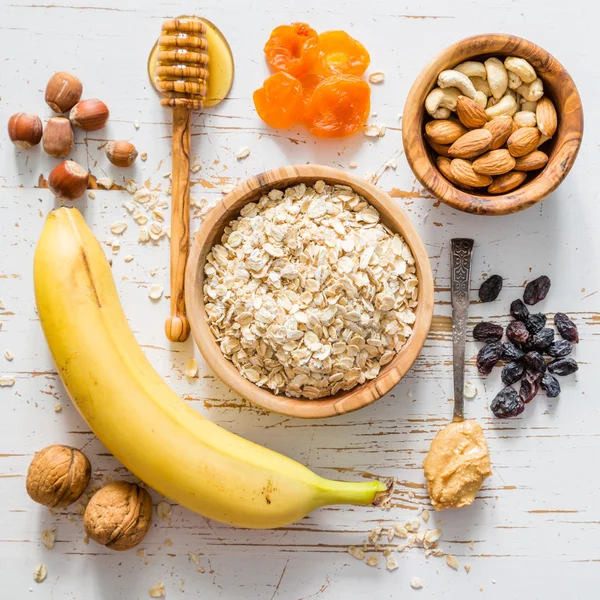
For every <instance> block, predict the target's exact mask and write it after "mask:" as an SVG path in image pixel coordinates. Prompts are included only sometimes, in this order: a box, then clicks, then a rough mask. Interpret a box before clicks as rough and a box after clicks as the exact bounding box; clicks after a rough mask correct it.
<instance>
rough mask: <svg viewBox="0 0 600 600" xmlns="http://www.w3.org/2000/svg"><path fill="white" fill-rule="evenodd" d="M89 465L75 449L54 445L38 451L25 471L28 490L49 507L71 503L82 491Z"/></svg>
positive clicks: (33, 498) (32, 496)
mask: <svg viewBox="0 0 600 600" xmlns="http://www.w3.org/2000/svg"><path fill="white" fill-rule="evenodd" d="M91 474H92V467H91V465H90V461H89V460H88V459H87V457H86V456H85V454H84V453H83V452H81V451H80V450H77V448H71V447H70V446H63V445H61V444H54V445H52V446H48V447H47V448H44V449H43V450H40V451H39V452H38V453H37V454H36V455H35V456H34V457H33V460H32V461H31V464H30V465H29V471H27V483H26V486H27V493H28V494H29V496H30V497H31V499H32V500H34V501H35V502H39V503H40V504H43V505H44V506H48V507H50V508H64V507H65V506H69V504H73V502H75V501H76V500H77V499H78V498H79V496H81V494H83V492H84V491H85V488H86V487H87V485H88V483H89V482H90V476H91Z"/></svg>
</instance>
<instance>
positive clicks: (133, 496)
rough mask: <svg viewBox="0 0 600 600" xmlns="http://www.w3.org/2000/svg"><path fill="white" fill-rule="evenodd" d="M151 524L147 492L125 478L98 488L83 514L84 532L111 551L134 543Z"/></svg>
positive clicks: (135, 543) (126, 548)
mask: <svg viewBox="0 0 600 600" xmlns="http://www.w3.org/2000/svg"><path fill="white" fill-rule="evenodd" d="M151 523H152V500H151V499H150V494H148V492H147V491H146V490H145V489H143V488H141V487H140V486H139V485H136V484H135V483H128V482H127V481H114V482H112V483H109V484H107V485H105V486H104V487H103V488H102V489H100V490H98V491H97V492H96V493H95V494H94V495H93V496H92V498H91V499H90V501H89V503H88V505H87V508H86V509H85V514H84V515H83V525H84V527H85V532H86V533H87V535H88V536H89V537H90V538H92V539H93V540H94V541H96V542H98V543H99V544H102V545H103V546H106V547H107V548H110V549H111V550H129V549H130V548H133V547H134V546H137V545H138V544H139V543H140V542H141V541H142V540H143V539H144V536H145V535H146V533H147V532H148V529H150V524H151Z"/></svg>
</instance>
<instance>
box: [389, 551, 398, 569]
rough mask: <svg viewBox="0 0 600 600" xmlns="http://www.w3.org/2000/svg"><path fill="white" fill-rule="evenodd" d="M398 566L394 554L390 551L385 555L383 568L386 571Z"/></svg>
mask: <svg viewBox="0 0 600 600" xmlns="http://www.w3.org/2000/svg"><path fill="white" fill-rule="evenodd" d="M399 566H400V565H399V564H398V561H397V560H396V556H395V555H394V554H391V553H390V554H388V555H387V556H386V557H385V568H386V569H387V570H388V571H394V570H395V569H397V568H398V567H399Z"/></svg>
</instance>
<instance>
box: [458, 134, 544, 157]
mask: <svg viewBox="0 0 600 600" xmlns="http://www.w3.org/2000/svg"><path fill="white" fill-rule="evenodd" d="M539 141H540V130H539V129H538V128H537V127H521V128H520V129H517V131H515V132H514V133H513V134H511V136H510V137H509V138H508V142H507V146H508V151H509V152H510V153H511V154H512V155H513V156H525V155H526V154H529V153H530V152H533V151H534V150H535V149H536V148H537V145H538V142H539ZM450 150H452V148H450Z"/></svg>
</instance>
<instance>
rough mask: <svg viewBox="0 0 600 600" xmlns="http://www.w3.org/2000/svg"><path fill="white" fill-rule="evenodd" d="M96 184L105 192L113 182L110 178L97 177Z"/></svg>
mask: <svg viewBox="0 0 600 600" xmlns="http://www.w3.org/2000/svg"><path fill="white" fill-rule="evenodd" d="M96 183H97V184H98V185H99V186H100V187H103V188H104V189H105V190H110V188H111V187H112V186H113V185H114V183H115V182H114V180H113V179H111V178H110V177H98V179H96Z"/></svg>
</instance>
